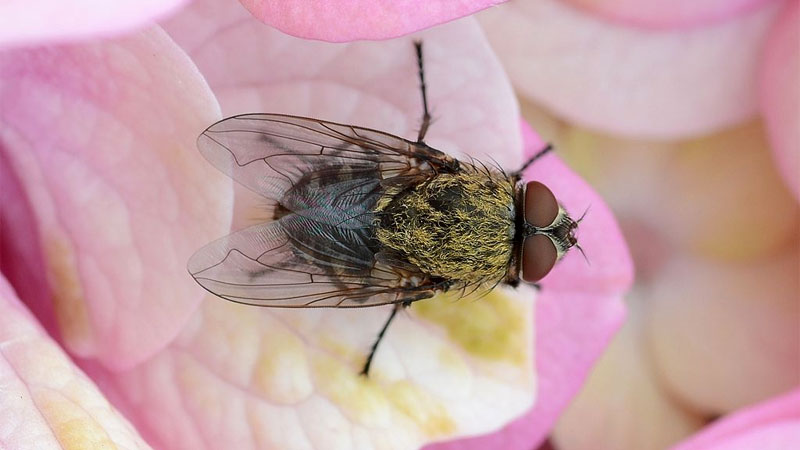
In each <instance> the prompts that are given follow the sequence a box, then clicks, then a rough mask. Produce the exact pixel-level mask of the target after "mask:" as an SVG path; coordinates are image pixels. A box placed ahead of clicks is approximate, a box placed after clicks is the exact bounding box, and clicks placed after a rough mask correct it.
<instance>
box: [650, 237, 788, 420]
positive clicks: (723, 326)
mask: <svg viewBox="0 0 800 450" xmlns="http://www.w3.org/2000/svg"><path fill="white" fill-rule="evenodd" d="M798 267H800V259H799V258H798V254H797V250H796V248H787V249H786V250H784V252H782V253H779V254H774V255H770V256H769V257H768V258H766V259H756V260H752V261H746V262H742V261H733V262H721V261H714V260H709V259H707V258H704V257H676V258H674V260H673V261H670V263H669V264H667V265H666V266H665V267H664V268H662V270H661V274H662V275H661V276H662V278H661V279H660V280H659V282H658V283H654V285H653V286H652V287H651V288H650V292H651V295H650V298H648V307H649V308H650V310H649V317H648V321H647V326H646V331H645V332H644V333H643V335H644V336H645V337H646V338H647V340H648V342H649V344H650V350H651V354H650V360H651V364H652V365H653V366H654V368H655V370H656V371H657V373H658V374H659V379H660V381H661V383H663V384H664V386H665V388H666V390H667V391H668V392H670V393H671V394H672V396H673V397H674V398H676V399H677V401H678V402H679V403H680V404H682V405H685V406H686V407H687V408H690V409H691V410H693V411H701V412H703V413H705V414H706V415H714V414H724V413H726V412H729V411H732V410H734V409H736V408H740V407H742V406H743V405H747V404H750V403H753V402H756V401H759V400H761V399H764V398H768V397H770V396H773V395H776V394H777V393H780V392H783V391H785V390H787V389H791V388H792V387H793V386H795V385H797V382H798V380H800V353H798V351H799V350H800V345H798V340H797V329H798V328H797V324H798V323H800V304H798V301H797V300H798V277H797V274H798ZM709 321H713V323H714V326H713V327H712V326H709V325H708V324H709Z"/></svg>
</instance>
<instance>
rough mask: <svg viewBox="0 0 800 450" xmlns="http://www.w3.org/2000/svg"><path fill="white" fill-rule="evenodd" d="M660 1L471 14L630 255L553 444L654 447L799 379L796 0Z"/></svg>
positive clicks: (529, 115)
mask: <svg viewBox="0 0 800 450" xmlns="http://www.w3.org/2000/svg"><path fill="white" fill-rule="evenodd" d="M568 3H579V4H580V5H581V7H582V8H581V9H578V8H573V7H571V6H570V5H569V4H568ZM667 3H668V2H658V1H656V2H635V3H634V2H627V1H624V0H620V1H615V0H609V1H603V0H598V1H591V2H590V1H581V0H574V1H572V2H556V1H552V0H541V1H536V2H533V1H530V2H517V3H513V4H509V5H507V6H506V7H504V8H496V9H494V10H492V11H489V12H487V13H485V14H482V15H481V17H480V19H481V23H482V25H483V26H484V29H486V30H487V36H488V37H489V40H490V41H491V42H492V44H493V47H494V48H496V49H497V51H498V54H499V56H500V59H501V61H502V62H503V63H504V65H505V67H506V68H507V69H508V70H509V75H510V77H511V79H512V82H513V84H514V86H515V89H516V90H517V92H519V93H520V95H521V96H522V97H523V98H524V100H523V102H522V110H523V116H524V117H525V118H526V119H528V121H529V122H530V123H531V124H532V125H533V126H534V127H535V128H536V129H537V131H539V132H540V133H541V134H542V135H543V136H544V137H545V138H547V139H550V140H553V141H555V143H556V144H557V146H558V147H559V148H560V149H561V152H562V154H563V155H565V156H566V159H567V161H569V162H570V164H571V166H572V167H575V168H576V170H577V171H578V172H579V173H580V174H581V175H582V176H584V177H585V178H586V179H587V180H589V181H590V183H591V184H592V185H593V186H594V187H595V188H597V189H598V191H599V192H600V193H601V195H602V197H603V198H604V199H606V200H607V201H608V202H609V204H610V206H611V208H612V209H613V210H614V211H615V213H616V214H617V217H618V218H619V219H620V223H621V227H622V229H623V233H624V235H625V236H626V240H627V242H628V243H629V245H630V246H631V251H632V253H633V256H634V261H635V266H636V270H637V279H636V283H635V284H634V288H633V290H632V292H631V294H630V295H629V296H628V297H627V298H626V300H627V301H626V303H627V305H628V306H629V308H630V315H629V319H628V321H627V322H626V323H625V325H624V326H623V329H622V331H621V332H620V334H619V335H617V336H616V337H615V338H614V340H613V341H612V343H611V345H610V347H609V349H608V351H607V352H606V353H605V354H604V355H603V357H602V358H601V360H600V362H599V363H598V365H597V366H596V367H595V368H594V369H593V371H592V374H591V375H590V378H589V380H588V382H587V383H586V384H585V385H584V386H583V388H582V391H581V393H580V395H579V396H578V397H577V398H576V399H575V401H574V402H573V403H572V404H571V405H570V406H569V408H568V409H567V411H566V413H565V414H563V415H562V416H561V417H560V419H559V421H558V423H557V425H556V427H555V431H554V433H553V435H552V436H551V443H552V445H553V446H554V447H555V448H558V449H561V450H573V449H594V448H614V449H623V450H624V449H648V448H652V449H660V448H665V447H668V446H670V445H674V444H676V443H677V442H679V441H681V440H682V439H685V438H686V437H688V436H689V435H691V434H693V433H695V432H696V431H698V430H700V429H701V428H702V427H703V426H704V425H705V424H706V423H707V422H709V421H710V420H711V419H713V418H716V417H719V416H725V415H726V414H729V413H733V412H734V411H736V410H738V409H740V408H745V407H748V406H749V405H752V404H754V403H757V402H760V401H763V400H765V399H768V398H770V397H773V396H776V395H780V394H781V393H783V392H786V391H788V390H791V389H794V388H796V386H797V383H798V380H800V347H798V341H797V325H798V323H800V304H799V303H798V298H800V286H798V282H797V280H798V279H797V274H798V264H799V263H800V249H798V246H797V242H798V238H800V235H798V229H800V226H798V225H800V222H799V221H798V218H799V217H800V211H799V210H798V204H797V199H798V190H797V186H798V185H800V183H798V177H799V176H800V172H798V170H797V161H798V155H800V139H798V137H800V134H798V132H799V131H800V125H799V124H800V122H799V121H798V119H797V117H798V109H799V107H798V105H800V93H798V83H797V67H800V52H799V51H798V44H797V43H798V39H797V30H798V26H799V24H798V20H800V19H799V18H798V4H797V2H796V1H788V2H784V1H764V2H717V1H714V0H708V1H700V2H691V6H689V5H688V4H689V3H690V2H678V4H680V5H683V6H686V8H678V7H677V6H675V2H669V5H670V6H669V8H671V11H670V13H669V14H665V13H663V12H664V11H665V9H664V7H665V6H666V5H667ZM745 3H747V4H746V5H745ZM787 186H788V189H787ZM787 401H794V402H797V399H796V397H794V398H793V400H787ZM520 448H524V447H523V446H522V445H520Z"/></svg>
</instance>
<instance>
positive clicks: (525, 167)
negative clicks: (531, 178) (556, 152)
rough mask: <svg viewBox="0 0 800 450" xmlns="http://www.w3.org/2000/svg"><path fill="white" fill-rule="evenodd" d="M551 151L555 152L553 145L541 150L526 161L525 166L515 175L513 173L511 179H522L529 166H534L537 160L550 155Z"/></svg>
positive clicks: (515, 172)
mask: <svg viewBox="0 0 800 450" xmlns="http://www.w3.org/2000/svg"><path fill="white" fill-rule="evenodd" d="M551 151H553V146H552V145H551V144H547V146H545V147H544V148H543V149H541V150H539V151H538V152H536V153H535V154H534V155H533V156H531V157H530V158H528V160H527V161H525V164H523V165H522V167H520V168H519V169H518V170H516V171H514V172H513V173H511V178H513V179H515V180H519V179H520V177H522V172H524V171H525V169H527V168H528V166H530V165H531V164H533V163H534V161H536V160H537V159H539V158H541V157H542V156H544V155H546V154H548V153H550V152H551Z"/></svg>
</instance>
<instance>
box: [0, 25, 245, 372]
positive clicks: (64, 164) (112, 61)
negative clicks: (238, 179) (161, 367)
mask: <svg viewBox="0 0 800 450" xmlns="http://www.w3.org/2000/svg"><path fill="white" fill-rule="evenodd" d="M0 105H2V106H1V107H0V143H1V144H0V145H2V147H0V150H2V152H3V158H4V159H5V160H6V162H7V165H8V166H9V167H10V170H11V171H13V174H14V177H15V178H16V179H17V180H19V185H20V186H21V188H20V190H21V195H19V196H15V197H11V198H9V199H8V202H4V204H3V209H4V210H6V211H8V210H9V209H17V210H28V211H30V212H31V216H32V217H33V221H34V223H33V224H25V223H24V222H20V221H15V222H12V223H11V225H12V226H17V227H22V226H30V225H33V226H34V229H30V228H9V229H5V230H4V233H9V234H10V235H11V236H18V237H19V239H22V238H23V237H27V238H29V239H31V240H33V241H34V242H33V243H32V244H31V245H33V246H35V247H37V248H33V247H31V246H26V245H24V244H23V245H19V246H16V247H11V248H9V249H8V251H9V252H14V253H9V254H4V258H8V259H7V260H11V261H13V260H15V259H16V258H18V257H19V258H21V259H22V260H25V261H28V262H29V263H31V264H33V263H35V262H36V260H37V259H38V260H39V262H40V263H41V264H42V265H41V266H36V265H29V266H24V267H18V268H17V269H15V270H26V271H28V273H29V274H30V275H29V276H30V278H29V279H30V280H36V279H41V277H40V275H39V274H38V273H37V272H41V273H43V274H45V275H46V282H47V285H48V287H49V290H50V293H51V295H52V301H53V307H54V310H55V315H56V319H57V321H58V325H59V331H60V334H61V336H62V338H63V340H64V342H65V344H66V345H67V347H68V348H69V349H70V350H72V351H73V352H75V353H77V354H79V355H81V356H84V357H94V358H97V359H99V360H100V361H102V362H103V364H106V365H108V366H110V367H117V368H120V367H126V366H130V365H132V364H135V363H136V362H139V361H141V360H142V359H144V358H147V357H149V356H150V355H151V354H152V353H154V352H155V351H157V350H158V349H160V348H161V347H163V346H164V345H165V344H166V342H167V341H169V340H170V339H172V338H173V337H174V336H175V334H176V333H177V332H178V330H179V329H180V328H181V326H182V325H183V323H184V321H185V320H186V318H187V317H188V315H189V314H191V312H192V311H193V310H194V308H195V307H196V304H197V302H198V301H199V300H200V298H201V297H202V294H201V291H202V290H201V289H199V288H198V287H197V286H196V285H195V284H194V282H193V280H192V279H191V277H189V276H188V274H187V273H186V269H185V261H186V259H187V258H188V256H189V255H191V253H192V252H193V251H194V250H195V249H196V248H197V247H198V246H200V245H202V244H203V243H204V242H206V241H207V240H209V239H211V238H213V237H214V236H217V235H219V234H221V233H222V232H224V230H226V229H227V227H228V223H229V222H228V221H227V220H228V217H229V214H230V198H228V199H227V201H226V199H225V193H226V192H227V193H228V194H229V193H230V183H229V181H228V180H226V179H224V177H221V176H219V175H218V174H217V173H215V172H214V171H213V170H212V169H210V168H209V167H208V166H207V165H206V164H205V162H204V161H202V160H199V158H197V151H196V149H195V143H194V141H195V138H196V136H197V135H198V134H199V132H200V131H201V130H202V129H203V127H204V126H206V125H207V124H208V123H209V122H211V121H213V120H215V119H216V118H218V117H219V109H218V105H217V103H216V101H215V100H214V97H213V95H212V94H211V91H210V90H209V89H208V86H207V85H206V83H205V81H204V80H203V79H202V77H200V75H199V73H198V72H197V70H196V68H195V66H194V65H193V64H192V63H191V61H190V60H189V59H188V58H187V57H186V56H185V54H184V53H183V52H182V51H181V50H180V49H179V48H178V47H177V46H175V44H174V43H173V42H172V41H171V40H170V39H169V37H168V36H166V35H165V34H164V33H163V31H159V30H151V31H148V32H143V33H141V34H138V35H136V36H133V37H130V38H126V39H122V40H118V41H106V42H95V43H91V44H85V45H71V46H61V47H47V48H36V49H30V50H22V49H20V50H8V51H4V52H2V53H0ZM4 215H5V213H4ZM37 251H38V252H39V254H38V255H37V254H36V253H37ZM5 252H6V250H5V249H4V253H5ZM16 252H22V253H16ZM23 253H24V254H23ZM21 278H22V277H20V276H18V277H16V279H17V280H21ZM40 294H41V293H40ZM145 330H146V331H145Z"/></svg>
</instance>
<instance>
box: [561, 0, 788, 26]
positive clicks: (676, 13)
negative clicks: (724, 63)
mask: <svg viewBox="0 0 800 450" xmlns="http://www.w3.org/2000/svg"><path fill="white" fill-rule="evenodd" d="M567 1H568V2H569V3H572V4H573V5H575V6H578V7H580V8H583V9H585V10H587V11H591V12H592V13H594V14H597V15H599V16H601V17H606V18H608V19H611V20H615V21H620V22H622V23H627V24H631V25H637V26H644V27H654V28H686V27H691V26H707V25H713V24H714V23H716V22H718V21H720V20H726V19H728V18H730V17H733V16H736V15H738V14H742V13H744V12H747V11H750V10H752V9H753V8H757V7H758V6H760V5H761V4H762V3H765V2H768V1H774V0H679V1H676V0H649V1H646V2H642V1H638V0H567Z"/></svg>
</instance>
